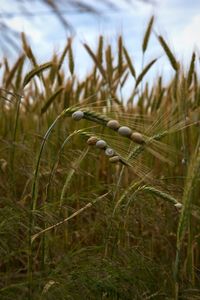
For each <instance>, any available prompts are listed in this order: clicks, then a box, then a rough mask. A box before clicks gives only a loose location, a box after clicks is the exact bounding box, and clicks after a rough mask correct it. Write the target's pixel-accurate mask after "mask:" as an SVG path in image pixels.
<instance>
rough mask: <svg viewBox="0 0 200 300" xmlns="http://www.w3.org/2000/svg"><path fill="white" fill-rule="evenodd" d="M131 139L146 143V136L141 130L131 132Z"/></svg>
mask: <svg viewBox="0 0 200 300" xmlns="http://www.w3.org/2000/svg"><path fill="white" fill-rule="evenodd" d="M131 140H132V141H133V142H135V143H137V144H143V143H144V138H143V136H142V134H141V133H139V132H133V133H132V134H131Z"/></svg>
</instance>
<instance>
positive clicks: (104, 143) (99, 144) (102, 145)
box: [96, 140, 107, 149]
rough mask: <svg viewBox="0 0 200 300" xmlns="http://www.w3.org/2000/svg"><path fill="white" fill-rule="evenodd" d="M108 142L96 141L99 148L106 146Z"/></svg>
mask: <svg viewBox="0 0 200 300" xmlns="http://www.w3.org/2000/svg"><path fill="white" fill-rule="evenodd" d="M106 146H107V144H106V142H105V141H104V140H99V141H97V142H96V147H97V148H99V149H104V148H106Z"/></svg>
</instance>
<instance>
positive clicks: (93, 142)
mask: <svg viewBox="0 0 200 300" xmlns="http://www.w3.org/2000/svg"><path fill="white" fill-rule="evenodd" d="M87 144H88V145H90V146H96V148H98V149H101V150H104V152H105V155H106V156H108V157H109V161H110V162H112V163H114V162H119V161H120V157H119V156H118V155H116V153H115V151H114V150H113V149H112V148H110V147H109V146H108V145H107V143H106V142H105V141H104V140H101V139H98V138H97V137H96V136H91V137H90V138H89V139H88V140H87Z"/></svg>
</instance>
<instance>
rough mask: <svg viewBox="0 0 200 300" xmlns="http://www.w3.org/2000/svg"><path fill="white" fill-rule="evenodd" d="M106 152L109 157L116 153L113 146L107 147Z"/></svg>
mask: <svg viewBox="0 0 200 300" xmlns="http://www.w3.org/2000/svg"><path fill="white" fill-rule="evenodd" d="M105 154H106V155H107V156H109V157H112V156H113V155H114V154H115V151H114V150H113V149H112V148H107V149H106V150H105Z"/></svg>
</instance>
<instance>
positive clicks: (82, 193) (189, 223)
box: [0, 17, 200, 300]
mask: <svg viewBox="0 0 200 300" xmlns="http://www.w3.org/2000/svg"><path fill="white" fill-rule="evenodd" d="M153 21H154V18H153V17H152V18H151V19H150V22H149V24H148V27H147V29H146V32H145V35H144V37H143V42H142V45H141V49H142V50H141V51H142V56H143V63H142V68H141V71H140V72H136V70H135V67H134V60H133V58H132V57H131V55H130V54H129V52H128V50H127V49H126V47H125V43H124V41H123V37H121V36H119V37H118V40H117V45H118V47H117V48H118V49H117V51H113V49H112V47H111V45H109V44H108V43H106V42H105V40H104V37H103V36H100V37H99V41H98V45H97V47H96V48H93V47H91V46H90V45H88V44H84V45H83V51H87V53H88V57H90V59H91V62H92V63H93V66H92V68H91V70H90V72H88V74H87V76H85V78H82V79H79V78H78V76H77V74H76V72H75V66H76V61H75V59H74V53H73V39H70V38H69V39H68V40H67V42H66V47H65V48H64V49H63V50H62V53H61V54H59V55H58V54H52V59H51V61H47V62H42V64H41V63H38V60H37V57H36V56H35V55H34V53H33V51H32V49H31V45H30V44H29V42H28V40H27V38H26V36H25V34H24V33H22V36H21V41H22V42H21V45H22V46H21V54H20V55H19V57H18V59H17V60H16V61H15V62H14V63H11V62H10V61H9V59H8V58H6V57H5V58H4V60H3V61H2V62H1V68H0V70H1V84H0V113H1V117H0V299H1V300H11V299H15V300H23V299H29V300H36V299H38V300H43V299H44V300H53V299H55V300H65V299H72V300H79V299H86V300H89V299H94V300H98V299H99V300H100V299H113V300H114V299H116V300H117V299H118V300H132V299H141V300H145V299H146V300H147V299H176V300H178V299H191V300H192V299H200V80H199V71H198V70H199V55H198V53H195V52H194V53H193V54H192V56H191V60H190V61H189V62H188V66H183V65H182V63H181V62H180V61H177V58H176V57H175V55H174V53H173V51H172V50H171V47H170V45H168V43H167V42H166V40H165V37H163V36H157V43H158V44H159V45H160V47H161V50H162V52H163V55H165V56H166V58H167V59H168V64H169V66H170V67H171V68H172V71H173V75H172V77H171V79H170V80H169V82H168V83H167V84H166V83H164V82H165V80H164V78H163V77H162V76H158V78H157V79H156V80H154V83H153V85H151V84H149V82H148V81H147V80H146V76H148V74H149V73H150V72H151V71H152V69H153V68H154V65H156V64H159V59H158V58H155V59H153V60H148V49H149V48H148V45H149V39H150V37H151V35H152V34H154V33H153ZM130 79H131V80H132V82H134V84H133V85H132V88H129V89H130V93H129V96H128V97H124V96H123V95H124V94H123V91H124V90H125V89H126V88H127V82H128V81H129V80H130ZM126 95H127V93H126Z"/></svg>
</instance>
